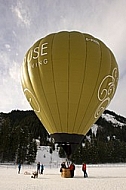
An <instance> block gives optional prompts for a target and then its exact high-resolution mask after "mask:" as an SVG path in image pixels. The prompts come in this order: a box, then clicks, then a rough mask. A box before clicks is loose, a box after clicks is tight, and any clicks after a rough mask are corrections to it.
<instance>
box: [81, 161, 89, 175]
mask: <svg viewBox="0 0 126 190" xmlns="http://www.w3.org/2000/svg"><path fill="white" fill-rule="evenodd" d="M82 171H83V172H84V177H88V174H87V171H86V163H83V164H82Z"/></svg>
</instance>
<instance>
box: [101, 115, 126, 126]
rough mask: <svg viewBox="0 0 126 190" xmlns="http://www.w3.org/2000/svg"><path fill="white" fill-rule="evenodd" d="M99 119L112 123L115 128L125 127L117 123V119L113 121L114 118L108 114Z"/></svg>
mask: <svg viewBox="0 0 126 190" xmlns="http://www.w3.org/2000/svg"><path fill="white" fill-rule="evenodd" d="M101 117H102V118H104V119H106V121H108V122H112V123H113V124H114V125H115V127H116V126H117V127H118V126H120V127H122V126H124V125H125V124H124V123H121V122H119V121H117V119H115V118H114V116H112V115H110V114H102V116H101Z"/></svg>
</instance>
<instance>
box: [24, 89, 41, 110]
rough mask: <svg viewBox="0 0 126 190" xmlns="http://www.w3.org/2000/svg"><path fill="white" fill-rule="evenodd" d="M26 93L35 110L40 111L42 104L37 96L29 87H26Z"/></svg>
mask: <svg viewBox="0 0 126 190" xmlns="http://www.w3.org/2000/svg"><path fill="white" fill-rule="evenodd" d="M24 94H25V96H26V98H27V100H28V102H29V104H30V105H31V107H32V108H33V109H34V111H35V112H40V105H39V103H38V101H37V99H36V97H35V96H34V95H33V93H32V92H31V91H30V90H29V89H27V88H25V89H24Z"/></svg>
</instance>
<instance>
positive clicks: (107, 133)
mask: <svg viewBox="0 0 126 190" xmlns="http://www.w3.org/2000/svg"><path fill="white" fill-rule="evenodd" d="M104 115H107V116H109V117H110V118H113V121H114V122H113V121H112V120H111V119H110V120H109V119H107V120H106V119H105V117H102V116H101V117H100V118H99V119H98V120H97V122H96V123H95V126H97V130H96V132H95V133H94V131H93V127H92V128H91V129H90V130H89V132H88V133H87V134H86V136H85V137H84V139H83V141H82V142H81V143H80V144H79V146H78V148H77V149H76V150H75V152H74V154H73V155H72V157H71V160H72V161H74V163H75V164H81V163H82V162H84V161H85V162H86V163H92V164H97V163H117V162H126V118H124V117H122V116H120V115H117V114H116V113H114V112H112V111H109V110H105V112H104ZM109 117H108V118H109ZM36 139H39V140H40V145H41V146H50V154H51V153H52V151H54V149H55V145H54V143H53V141H52V140H51V138H50V136H49V134H48V133H47V131H46V129H45V128H44V126H43V125H42V123H41V122H40V121H39V119H38V118H37V116H36V115H35V113H34V112H33V111H31V110H30V111H20V110H13V111H11V112H10V113H0V162H2V163H3V162H14V163H18V162H22V163H27V164H31V163H34V162H35V159H36V154H37V143H36ZM59 146H60V145H59ZM59 156H60V157H65V152H64V151H63V149H62V147H60V151H59Z"/></svg>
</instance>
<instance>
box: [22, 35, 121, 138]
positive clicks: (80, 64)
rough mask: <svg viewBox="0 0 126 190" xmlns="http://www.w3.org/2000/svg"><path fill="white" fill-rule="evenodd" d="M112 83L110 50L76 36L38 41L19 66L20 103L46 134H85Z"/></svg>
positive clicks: (113, 70) (108, 98)
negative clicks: (28, 107)
mask: <svg viewBox="0 0 126 190" xmlns="http://www.w3.org/2000/svg"><path fill="white" fill-rule="evenodd" d="M117 82H118V66H117V63H116V60H115V58H114V55H113V54H112V52H111V51H110V49H109V48H108V47H107V46H106V45H105V44H104V43H103V42H101V41H100V40H98V39H96V38H94V37H93V36H91V35H88V34H82V33H80V32H59V33H55V34H50V35H48V36H46V37H45V38H42V39H40V40H38V41H37V42H36V43H35V44H34V45H33V46H32V47H31V48H30V49H29V51H28V52H27V54H26V57H25V59H24V63H23V66H22V86H23V90H24V93H25V95H26V98H27V99H28V101H29V103H30V104H31V106H32V108H33V109H34V111H35V113H36V114H37V116H38V117H39V119H40V120H41V122H42V123H43V125H44V126H45V128H46V129H47V131H48V132H49V133H50V134H57V133H58V134H74V135H76V134H77V135H80V136H81V137H82V136H83V135H85V134H86V133H87V131H88V130H89V129H90V127H91V126H92V124H93V123H95V121H96V120H97V119H98V118H99V117H100V115H101V114H102V113H103V111H104V110H105V108H106V107H107V106H108V104H109V103H110V101H111V99H112V98H113V96H114V93H115V90H116V87H117ZM68 139H69V138H68Z"/></svg>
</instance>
